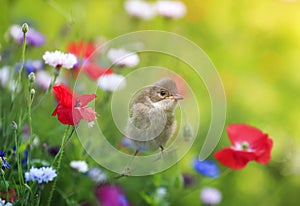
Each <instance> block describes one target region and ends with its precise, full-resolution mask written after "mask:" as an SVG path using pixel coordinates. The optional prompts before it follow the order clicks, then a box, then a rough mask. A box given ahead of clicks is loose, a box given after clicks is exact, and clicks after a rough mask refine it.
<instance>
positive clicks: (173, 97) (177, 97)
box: [168, 94, 183, 100]
mask: <svg viewBox="0 0 300 206" xmlns="http://www.w3.org/2000/svg"><path fill="white" fill-rule="evenodd" d="M168 99H174V100H182V99H183V96H181V95H179V94H175V95H172V96H169V97H168Z"/></svg>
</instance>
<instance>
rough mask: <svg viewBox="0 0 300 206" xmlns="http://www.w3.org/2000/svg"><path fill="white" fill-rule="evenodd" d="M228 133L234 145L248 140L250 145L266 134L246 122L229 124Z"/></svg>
mask: <svg viewBox="0 0 300 206" xmlns="http://www.w3.org/2000/svg"><path fill="white" fill-rule="evenodd" d="M227 133H228V136H229V139H230V141H231V143H232V144H233V145H235V144H236V143H241V142H247V143H249V145H250V146H251V144H252V143H253V142H255V141H257V140H258V139H259V138H261V137H262V136H264V135H265V134H264V133H262V131H260V130H259V129H257V128H255V127H251V126H249V125H246V124H231V125H229V126H227Z"/></svg>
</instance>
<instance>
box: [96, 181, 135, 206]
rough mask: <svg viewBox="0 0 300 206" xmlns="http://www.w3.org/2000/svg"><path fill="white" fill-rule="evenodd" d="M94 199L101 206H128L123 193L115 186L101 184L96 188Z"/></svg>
mask: <svg viewBox="0 0 300 206" xmlns="http://www.w3.org/2000/svg"><path fill="white" fill-rule="evenodd" d="M95 194H96V198H97V200H98V202H99V204H100V205H102V206H129V205H130V204H129V202H128V200H127V198H126V196H125V195H124V193H123V191H122V190H121V188H120V187H118V186H117V185H111V184H103V185H100V186H98V187H97V188H96V191H95Z"/></svg>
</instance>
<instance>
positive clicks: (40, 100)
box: [32, 68, 60, 111]
mask: <svg viewBox="0 0 300 206" xmlns="http://www.w3.org/2000/svg"><path fill="white" fill-rule="evenodd" d="M59 73H60V69H59V68H55V72H54V79H53V81H52V82H51V83H50V85H49V87H48V89H47V91H46V93H45V94H44V96H43V97H42V98H41V99H39V101H38V103H36V104H35V106H34V107H33V108H32V110H33V111H34V110H35V109H36V108H37V107H38V106H39V105H40V104H41V103H42V102H43V101H44V100H45V99H46V97H47V96H48V95H49V94H50V91H51V90H52V88H53V86H54V84H55V82H56V80H57V77H58V76H59Z"/></svg>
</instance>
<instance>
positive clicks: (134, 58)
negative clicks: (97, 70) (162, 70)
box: [107, 48, 140, 67]
mask: <svg viewBox="0 0 300 206" xmlns="http://www.w3.org/2000/svg"><path fill="white" fill-rule="evenodd" d="M107 57H108V58H109V59H110V60H111V61H112V62H113V63H114V64H117V65H119V66H128V67H134V66H136V65H138V64H139V62H140V59H139V56H138V55H137V54H136V53H133V52H129V51H127V50H126V49H123V48H120V49H114V48H113V49H110V50H109V51H108V53H107Z"/></svg>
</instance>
